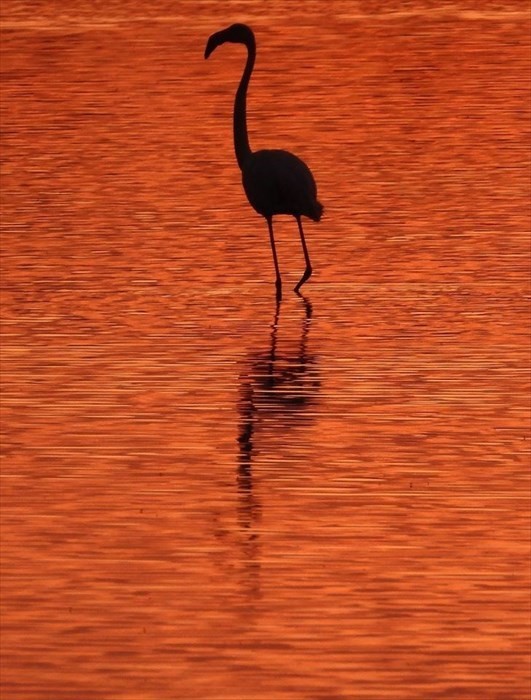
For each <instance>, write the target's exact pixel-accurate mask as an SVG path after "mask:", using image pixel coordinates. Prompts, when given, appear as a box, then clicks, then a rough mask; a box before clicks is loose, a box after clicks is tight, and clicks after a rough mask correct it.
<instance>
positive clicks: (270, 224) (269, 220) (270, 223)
mask: <svg viewBox="0 0 531 700" xmlns="http://www.w3.org/2000/svg"><path fill="white" fill-rule="evenodd" d="M267 226H268V228H269V240H270V241H271V250H272V251H273V262H274V263H275V274H276V276H277V278H276V281H275V286H276V288H277V301H280V300H281V299H282V280H281V279H280V270H279V269H278V260H277V251H276V248H275V239H274V237H273V219H272V217H268V218H267Z"/></svg>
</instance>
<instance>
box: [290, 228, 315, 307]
mask: <svg viewBox="0 0 531 700" xmlns="http://www.w3.org/2000/svg"><path fill="white" fill-rule="evenodd" d="M295 218H296V219H297V224H298V226H299V233H300V234H301V243H302V250H303V251H304V260H305V261H306V269H305V270H304V274H303V276H302V277H301V278H300V280H299V281H298V283H297V286H296V287H295V290H294V291H295V292H297V294H298V293H299V289H300V288H301V287H302V285H303V284H304V283H305V282H306V280H308V279H309V278H310V277H311V274H312V264H311V262H310V256H309V254H308V248H307V246H306V241H305V239H304V231H303V230H302V223H301V217H300V216H296V217H295Z"/></svg>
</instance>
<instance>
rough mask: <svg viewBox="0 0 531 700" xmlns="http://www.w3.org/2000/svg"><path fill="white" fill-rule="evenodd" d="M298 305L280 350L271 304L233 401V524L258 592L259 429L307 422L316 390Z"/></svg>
mask: <svg viewBox="0 0 531 700" xmlns="http://www.w3.org/2000/svg"><path fill="white" fill-rule="evenodd" d="M301 300H302V303H303V306H304V311H305V313H304V318H303V320H302V325H301V331H300V337H299V340H298V345H297V346H296V348H295V349H291V350H285V351H280V350H279V349H278V343H279V338H278V335H279V318H280V304H279V303H278V302H277V305H276V309H275V315H274V319H273V324H272V327H271V334H270V339H269V347H268V350H267V351H266V352H262V353H257V354H252V355H250V356H249V357H248V360H247V367H246V370H245V371H244V372H243V373H242V374H241V375H240V400H239V404H238V413H239V425H238V445H239V453H238V473H237V486H238V523H239V526H240V529H241V531H242V533H244V534H245V538H244V545H243V546H244V558H245V562H246V564H245V566H246V569H247V574H248V583H249V584H250V585H251V586H252V588H253V589H255V592H257V591H258V580H259V579H258V574H259V564H258V555H259V550H258V547H259V542H258V534H257V533H256V532H255V529H254V526H255V525H256V524H257V523H258V521H259V520H260V515H261V507H260V502H259V500H258V498H257V496H256V494H255V493H254V490H253V460H254V458H255V456H256V454H257V453H258V449H257V443H261V444H262V448H263V442H264V440H263V439H262V440H260V433H261V428H262V427H263V425H265V423H266V422H267V420H268V419H271V420H274V422H275V426H276V431H277V432H281V433H282V432H284V431H287V430H289V429H290V428H291V427H292V426H294V425H300V424H302V423H305V422H308V421H309V420H311V418H310V416H308V412H307V409H308V408H309V407H310V406H311V405H312V404H313V403H314V402H315V398H316V394H317V391H318V389H319V379H318V374H317V368H316V359H315V357H314V356H313V355H312V354H311V353H310V352H309V350H308V336H309V331H310V326H311V321H312V313H313V310H312V305H311V303H310V302H309V301H308V300H307V299H306V298H304V297H302V296H301Z"/></svg>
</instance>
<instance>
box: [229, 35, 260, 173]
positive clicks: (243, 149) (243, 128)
mask: <svg viewBox="0 0 531 700" xmlns="http://www.w3.org/2000/svg"><path fill="white" fill-rule="evenodd" d="M245 46H247V52H248V54H247V63H246V64H245V70H244V71H243V75H242V79H241V80H240V84H239V86H238V90H237V91H236V99H235V100H234V122H233V125H234V150H235V151H236V159H237V161H238V166H239V167H240V170H242V169H243V164H244V163H245V161H246V160H247V158H248V157H249V156H250V155H251V147H250V146H249V136H248V134H247V87H248V86H249V80H250V78H251V73H252V72H253V67H254V60H255V58H256V44H255V41H254V37H252V38H250V39H248V40H247V41H246V42H245Z"/></svg>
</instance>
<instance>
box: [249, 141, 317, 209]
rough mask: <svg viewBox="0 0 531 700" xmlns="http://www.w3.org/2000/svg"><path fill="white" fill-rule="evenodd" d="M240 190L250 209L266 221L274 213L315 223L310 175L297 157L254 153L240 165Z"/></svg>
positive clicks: (278, 152) (284, 153)
mask: <svg viewBox="0 0 531 700" xmlns="http://www.w3.org/2000/svg"><path fill="white" fill-rule="evenodd" d="M242 180H243V189H244V190H245V194H246V195H247V199H248V200H249V203H250V204H251V206H252V207H253V209H254V210H255V211H256V212H258V214H261V215H262V216H264V217H265V218H266V219H267V218H270V217H272V216H275V214H289V215H291V216H295V217H297V216H307V217H308V218H309V219H313V220H314V221H319V219H320V218H321V214H322V212H323V207H322V205H321V204H320V203H319V202H318V201H317V187H316V184H315V180H314V179H313V175H312V173H311V171H310V169H309V168H308V166H307V165H306V163H304V162H303V161H302V160H301V159H300V158H297V156H294V155H293V153H289V152H288V151H283V150H263V151H256V152H254V153H252V155H251V156H250V157H249V158H248V159H247V160H246V161H245V162H244V165H243V170H242Z"/></svg>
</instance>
